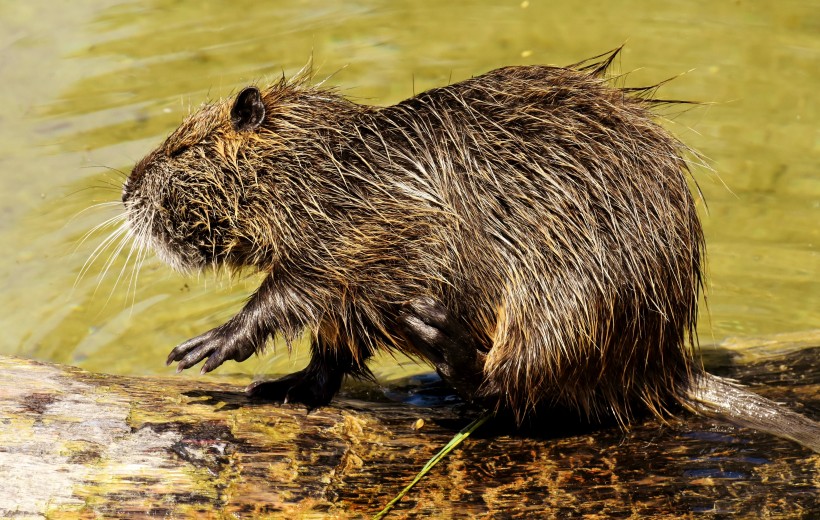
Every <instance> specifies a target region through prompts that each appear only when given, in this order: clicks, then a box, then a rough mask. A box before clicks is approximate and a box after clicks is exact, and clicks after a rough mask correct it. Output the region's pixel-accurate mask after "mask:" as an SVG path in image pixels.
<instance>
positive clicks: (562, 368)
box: [122, 51, 820, 451]
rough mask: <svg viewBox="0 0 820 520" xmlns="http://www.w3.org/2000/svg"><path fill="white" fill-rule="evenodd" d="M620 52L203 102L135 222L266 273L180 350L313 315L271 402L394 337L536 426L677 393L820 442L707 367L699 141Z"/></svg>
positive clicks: (788, 415)
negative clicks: (437, 82)
mask: <svg viewBox="0 0 820 520" xmlns="http://www.w3.org/2000/svg"><path fill="white" fill-rule="evenodd" d="M616 55H617V51H615V52H613V53H610V54H607V55H601V56H598V57H596V59H593V60H587V61H585V62H581V63H578V64H575V65H572V66H569V67H566V68H562V67H549V66H518V67H505V68H501V69H497V70H493V71H491V72H488V73H486V74H483V75H481V76H477V77H474V78H472V79H468V80H466V81H462V82H460V83H455V84H451V85H449V86H446V87H442V88H435V89H432V90H429V91H426V92H423V93H421V94H419V95H417V96H415V97H412V98H410V99H407V100H405V101H403V102H401V103H398V104H396V105H393V106H388V107H375V106H364V105H360V104H356V103H354V102H352V101H350V100H348V99H346V98H345V97H343V96H341V95H339V94H338V93H337V92H335V91H334V90H333V89H328V88H323V87H320V86H313V85H311V84H310V73H309V70H308V69H306V70H304V71H303V72H301V73H300V74H298V75H297V76H296V77H295V78H293V79H291V80H286V79H285V78H284V77H283V78H282V80H281V81H279V82H277V83H275V84H273V85H271V86H269V87H265V88H262V89H260V88H257V87H253V86H251V87H248V88H246V89H244V90H242V91H241V92H240V93H239V94H238V95H237V96H236V97H235V98H233V99H231V100H224V101H221V102H217V103H213V104H210V105H206V106H204V107H203V108H201V109H200V110H198V111H197V112H195V113H194V114H193V115H191V116H189V117H188V118H187V119H186V120H185V121H184V122H183V123H182V125H181V126H180V127H179V128H178V129H177V130H175V131H174V132H173V133H172V134H171V135H170V136H169V137H168V138H167V140H166V141H165V142H164V143H163V144H162V145H161V146H160V147H159V148H157V149H156V150H154V151H153V152H151V153H150V154H149V155H148V156H147V157H146V158H144V159H143V160H142V161H140V162H139V163H138V164H137V165H136V166H135V167H134V169H133V171H132V173H131V175H130V177H129V178H128V180H127V181H126V183H125V186H124V187H123V195H122V198H123V202H124V204H125V207H126V212H127V215H128V224H129V226H130V228H131V233H132V235H133V236H134V237H135V238H136V240H138V241H141V242H142V243H144V244H150V245H151V246H152V247H153V248H154V249H156V251H157V252H158V254H159V256H160V257H162V258H163V259H164V260H165V261H167V262H168V263H169V264H171V265H172V266H173V267H175V268H176V269H178V270H180V271H195V270H200V269H202V268H205V267H207V266H215V267H223V268H227V269H230V270H244V269H247V268H251V269H256V270H259V271H261V272H264V273H267V276H266V278H265V279H264V281H263V282H262V284H261V286H260V287H259V289H258V290H257V291H256V293H255V294H254V295H253V296H251V297H250V299H249V300H248V302H247V304H246V305H245V307H244V308H243V309H242V310H241V311H240V312H239V313H238V314H237V315H236V316H234V317H233V318H232V319H230V320H229V321H228V322H227V323H225V324H223V325H221V326H219V327H216V328H214V329H213V330H210V331H208V332H206V333H204V334H202V335H201V336H198V337H196V338H193V339H191V340H189V341H186V342H185V343H182V344H181V345H179V346H178V347H176V348H175V349H173V351H172V352H171V353H170V355H169V357H168V363H169V364H170V363H172V362H178V369H179V370H182V369H186V368H189V367H191V366H193V365H195V364H197V363H199V362H200V361H202V360H207V361H206V362H205V364H204V366H203V368H202V372H208V371H211V370H213V369H215V368H216V367H218V366H219V365H220V364H222V363H223V362H224V361H225V360H228V359H233V360H236V361H243V360H245V359H247V358H248V357H249V356H250V355H251V354H253V353H256V352H260V351H261V350H262V349H263V348H264V347H265V344H266V342H267V340H268V339H269V338H270V337H272V336H273V335H275V334H280V335H281V336H282V337H283V338H284V339H285V341H286V342H288V345H290V342H291V341H293V340H294V339H296V338H297V337H299V336H300V335H301V334H302V333H303V332H304V331H305V330H307V331H309V332H310V335H311V338H312V341H311V360H310V362H309V364H308V366H307V367H306V368H305V369H304V370H301V371H299V372H296V373H294V374H291V375H288V376H286V377H283V378H281V379H278V380H275V381H266V382H257V383H254V384H252V385H251V386H249V387H248V393H249V394H250V395H252V396H255V397H259V398H264V399H271V400H276V401H281V402H300V403H304V404H305V405H307V406H308V407H316V406H320V405H323V404H326V403H328V402H329V401H330V400H331V399H332V397H333V396H334V394H336V392H337V391H338V390H339V387H340V385H341V383H342V379H343V378H344V376H345V375H352V376H355V377H372V376H371V374H370V372H369V370H368V368H367V365H366V363H367V361H368V359H369V358H370V357H371V356H372V355H373V353H374V352H376V351H378V350H388V351H391V350H392V351H400V352H404V353H407V354H410V355H413V356H416V357H420V358H423V359H426V360H427V361H429V362H430V363H431V364H432V365H433V366H434V367H435V368H436V370H437V371H438V373H439V374H440V375H441V377H442V378H443V379H444V380H445V381H446V382H447V383H449V384H450V385H452V387H453V388H454V390H455V391H456V392H457V393H458V394H460V395H461V396H462V397H464V398H465V399H466V400H469V401H474V402H478V403H480V404H482V405H484V406H488V407H493V408H496V409H499V410H501V409H503V410H508V411H512V413H514V414H515V417H516V418H517V419H518V420H519V421H521V420H523V419H524V418H526V417H528V416H530V415H531V414H533V413H535V412H536V411H537V410H539V409H542V408H548V407H550V406H554V405H558V406H564V407H570V408H574V409H577V410H578V411H579V412H580V413H581V414H582V415H583V416H584V417H586V418H588V419H590V420H597V419H601V418H603V417H614V418H615V419H616V420H617V421H619V422H621V423H623V424H626V423H628V422H629V421H630V420H631V419H632V418H633V417H634V416H635V414H636V413H637V412H639V411H641V410H648V411H651V412H652V413H654V414H657V415H659V416H664V415H665V414H666V413H667V412H668V410H669V407H670V406H672V405H673V404H675V403H680V404H682V405H683V406H684V407H686V408H689V409H692V410H696V411H699V412H701V413H706V414H710V415H717V416H721V417H726V418H729V419H731V420H733V421H734V422H737V423H740V424H743V425H749V426H752V427H755V428H758V429H762V430H765V431H769V432H772V433H775V434H777V435H781V436H784V437H787V438H791V439H794V440H796V441H798V442H800V443H802V444H804V445H806V446H809V447H811V448H812V449H814V450H815V451H820V440H818V431H820V430H818V425H817V424H816V423H814V422H813V421H811V420H809V419H807V418H804V417H802V416H799V415H797V414H795V413H793V412H789V411H788V410H785V409H783V408H780V407H778V406H777V405H775V404H774V403H772V402H770V401H767V400H765V399H763V398H761V397H758V396H755V395H754V394H751V393H749V392H746V391H744V390H741V389H740V388H738V387H736V386H734V385H732V384H730V383H727V382H725V381H724V380H721V379H720V378H717V377H715V376H712V375H709V374H707V373H706V372H704V371H703V370H702V368H701V367H700V365H699V364H698V363H697V362H696V360H695V354H694V352H695V346H696V332H695V321H696V316H697V304H698V298H699V293H700V291H701V287H702V284H703V254H704V240H703V233H702V230H701V224H700V221H699V218H698V214H697V210H696V204H695V199H694V198H693V196H692V193H691V191H690V186H689V183H690V182H691V176H690V172H689V168H688V166H687V161H686V159H685V156H686V154H687V149H686V147H685V146H684V145H682V144H681V143H680V142H679V141H678V140H677V139H675V138H674V137H673V136H671V135H670V133H669V132H667V131H666V130H665V129H664V128H662V127H661V126H660V125H659V124H657V123H656V122H655V121H654V118H653V114H652V111H651V109H652V107H653V105H655V104H656V103H659V101H658V100H653V99H652V95H651V94H652V93H653V92H654V89H653V88H652V87H650V88H643V89H640V88H632V89H630V88H619V87H617V86H614V85H613V82H612V80H611V79H610V78H608V77H607V74H606V71H607V68H608V66H609V65H610V64H611V62H612V60H613V59H614V58H615V56H616ZM767 417H768V418H767Z"/></svg>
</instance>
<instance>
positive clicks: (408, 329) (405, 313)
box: [399, 298, 485, 401]
mask: <svg viewBox="0 0 820 520" xmlns="http://www.w3.org/2000/svg"><path fill="white" fill-rule="evenodd" d="M399 323H400V324H401V325H402V328H403V329H404V333H405V336H406V337H407V339H409V340H410V342H411V343H412V344H413V346H414V347H415V348H416V350H417V351H418V352H419V353H421V354H422V355H423V356H424V357H425V358H427V359H428V360H429V361H430V362H431V363H432V364H433V366H434V367H435V369H436V372H438V373H439V375H440V376H441V378H442V379H443V380H444V381H446V382H447V383H448V384H450V385H451V386H452V387H453V389H454V390H455V391H456V392H457V393H458V394H459V395H460V396H461V397H463V398H464V399H466V400H468V401H473V400H474V399H475V397H476V393H477V392H478V389H479V387H480V386H481V384H482V383H483V381H484V372H483V367H484V359H485V355H484V354H483V353H482V352H481V351H480V350H479V349H478V344H477V343H476V341H475V338H473V337H472V335H471V334H470V333H469V332H468V331H467V329H466V328H465V327H464V325H463V324H462V323H461V320H460V318H459V316H456V315H454V314H452V313H450V312H449V311H448V310H447V309H446V308H445V307H444V306H443V305H442V304H441V303H439V302H438V301H436V300H434V299H433V298H419V299H416V300H413V301H411V302H409V303H407V304H405V305H404V306H402V308H401V310H400V311H399Z"/></svg>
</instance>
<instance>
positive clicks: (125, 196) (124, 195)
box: [122, 178, 131, 203]
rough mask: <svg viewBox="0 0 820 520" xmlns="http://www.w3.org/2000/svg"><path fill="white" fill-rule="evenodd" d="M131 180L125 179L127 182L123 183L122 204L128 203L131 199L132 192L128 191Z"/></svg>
mask: <svg viewBox="0 0 820 520" xmlns="http://www.w3.org/2000/svg"><path fill="white" fill-rule="evenodd" d="M130 180H131V179H130V178H129V179H125V182H124V183H122V202H123V203H125V202H128V199H129V198H130V197H131V190H129V189H128V181H130Z"/></svg>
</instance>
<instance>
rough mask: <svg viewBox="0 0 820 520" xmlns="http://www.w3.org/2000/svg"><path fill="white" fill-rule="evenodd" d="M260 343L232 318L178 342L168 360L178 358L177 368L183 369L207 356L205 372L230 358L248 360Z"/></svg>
mask: <svg viewBox="0 0 820 520" xmlns="http://www.w3.org/2000/svg"><path fill="white" fill-rule="evenodd" d="M258 343H259V341H258V340H257V339H256V338H254V337H253V336H252V335H250V334H248V333H247V332H246V331H244V330H241V329H237V328H236V327H235V326H234V324H233V322H230V321H229V322H227V323H225V324H223V325H220V326H219V327H216V328H214V329H211V330H209V331H208V332H206V333H204V334H201V335H199V336H197V337H195V338H192V339H189V340H188V341H186V342H185V343H183V344H181V345H179V346H177V347H176V348H175V349H174V350H172V351H171V353H170V354H169V355H168V360H167V361H166V362H165V364H166V365H170V364H171V363H173V362H175V361H178V362H179V364H178V365H177V372H182V371H183V370H185V369H186V368H190V367H192V366H194V365H196V364H197V363H199V362H200V361H202V360H203V359H205V358H208V361H206V362H205V364H204V365H203V366H202V370H201V371H200V373H202V374H205V373H207V372H210V371H211V370H213V369H215V368H216V367H218V366H219V365H221V364H222V363H224V362H225V361H227V360H229V359H233V360H235V361H245V360H246V359H248V358H249V357H250V356H251V354H253V353H254V352H256V349H257V347H258Z"/></svg>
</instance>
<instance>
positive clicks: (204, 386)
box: [0, 334, 820, 518]
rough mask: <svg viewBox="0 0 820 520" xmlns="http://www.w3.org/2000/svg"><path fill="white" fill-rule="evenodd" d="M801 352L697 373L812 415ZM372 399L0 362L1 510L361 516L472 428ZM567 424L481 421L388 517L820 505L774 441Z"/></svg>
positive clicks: (756, 511)
mask: <svg viewBox="0 0 820 520" xmlns="http://www.w3.org/2000/svg"><path fill="white" fill-rule="evenodd" d="M812 338H814V339H816V340H818V341H816V342H813V345H818V344H820V335H817V334H815V335H814V336H812ZM802 341H803V344H800V347H801V348H793V349H790V350H786V351H784V352H786V353H785V354H784V355H782V356H779V357H777V358H774V359H773V358H770V357H762V358H759V359H758V360H757V361H755V362H751V363H746V364H744V365H742V366H739V365H735V364H733V363H731V359H732V358H734V357H737V356H735V355H727V354H726V353H727V352H729V353H731V352H733V351H728V350H725V349H724V350H723V351H722V352H723V354H719V355H713V356H711V357H712V358H714V359H720V360H722V361H721V363H719V364H718V366H713V367H712V369H713V371H716V372H718V373H721V374H723V375H729V376H733V377H738V378H740V379H741V380H743V381H744V382H746V383H750V384H752V388H753V390H754V391H757V392H759V393H761V394H764V395H766V396H767V397H770V398H773V399H776V400H779V401H783V402H786V403H787V404H788V405H789V406H791V407H792V408H793V409H795V410H798V411H800V412H801V413H804V414H807V415H809V416H812V417H814V418H817V417H818V416H820V370H818V365H820V359H819V358H820V348H817V347H816V346H815V347H808V348H806V345H805V343H806V341H805V339H804V340H802ZM793 343H794V342H793ZM797 343H798V344H799V343H800V342H799V341H798V342H797ZM781 344H783V343H782V342H781ZM767 348H768V349H769V350H770V351H771V350H777V349H772V348H771V345H769V346H768V347H767ZM751 350H754V349H751ZM374 390H375V391H374ZM380 394H381V392H379V391H378V389H377V388H375V387H373V386H370V387H367V386H365V387H362V386H359V387H353V388H352V389H351V388H348V389H347V390H346V392H345V394H344V395H343V396H342V397H340V398H339V399H337V400H336V401H334V403H333V404H332V405H331V406H328V407H324V408H322V409H319V410H315V411H313V412H311V413H306V411H305V410H304V409H302V408H299V407H290V406H277V405H271V404H261V403H257V402H252V401H249V400H248V399H247V398H246V397H245V396H244V394H243V393H242V389H241V388H238V387H234V386H230V385H225V384H214V383H209V382H204V381H201V380H197V379H190V378H186V379H183V378H175V377H167V378H161V377H122V376H112V375H104V374H92V373H88V372H84V371H82V370H79V369H77V368H72V367H67V366H60V365H54V364H48V363H41V362H35V361H29V360H24V359H16V358H3V357H0V424H2V427H1V428H0V477H2V478H0V516H3V517H22V518H76V517H81V518H99V517H104V518H140V517H148V516H169V517H176V518H185V517H196V518H225V517H231V518H259V517H270V518H326V517H329V518H362V517H369V516H371V515H372V514H374V513H375V512H377V511H378V510H380V509H381V507H382V506H383V505H384V504H385V503H387V502H388V501H389V500H390V499H391V498H392V497H393V496H395V495H396V493H398V491H399V490H401V489H402V488H403V487H404V486H405V485H406V484H407V483H408V482H409V481H410V480H411V479H412V478H413V476H414V475H415V473H416V472H417V471H418V470H419V469H420V468H421V467H422V466H423V465H424V464H425V462H426V461H427V460H428V459H429V458H430V457H431V456H433V455H434V454H435V453H436V452H437V451H438V450H439V449H440V448H441V447H442V446H443V445H444V444H446V443H447V442H448V441H449V440H450V438H451V437H452V436H453V435H454V434H455V433H456V432H457V431H458V430H459V429H461V428H462V427H463V426H465V425H466V424H467V423H469V422H470V420H472V419H473V418H475V413H472V415H471V414H470V413H466V414H460V412H459V407H452V406H450V407H438V408H423V407H417V406H411V405H408V404H406V403H402V402H390V401H386V400H384V399H383V398H381V399H376V398H374V396H378V395H380ZM420 419H421V420H422V421H423V426H421V427H420V428H419V427H418V426H419V424H420V421H419V420H420ZM565 420H566V418H564V419H561V418H559V417H557V416H556V417H554V418H548V419H545V420H544V421H543V422H542V425H541V426H540V428H542V430H541V431H540V432H538V433H534V432H532V431H531V432H529V433H527V434H515V433H512V432H510V431H509V429H508V428H506V426H507V425H504V424H498V421H496V422H495V423H488V424H487V425H485V427H483V428H482V430H480V431H479V432H477V434H476V436H475V437H471V438H470V439H468V441H467V442H466V443H465V444H464V445H463V446H462V447H461V448H459V449H458V450H456V451H454V452H453V453H451V454H450V456H449V457H448V458H447V459H445V460H444V461H443V462H442V463H441V464H440V465H439V466H437V467H436V468H434V469H433V471H432V472H431V473H430V474H429V475H428V476H427V477H426V478H425V479H424V480H422V482H421V483H420V484H419V485H418V486H417V487H416V488H415V489H414V490H413V491H412V492H411V493H410V494H409V495H408V496H407V497H405V498H404V499H403V500H402V501H401V502H400V503H399V504H398V506H397V508H396V509H395V510H394V511H393V512H392V513H391V514H390V516H389V517H388V518H415V517H419V518H474V517H482V518H496V517H497V518H533V517H546V518H550V517H551V518H573V517H587V518H681V517H688V516H697V517H698V518H712V517H722V516H724V515H727V516H728V515H730V516H731V517H733V518H747V517H761V516H762V517H770V518H801V517H804V518H817V516H816V515H817V514H818V512H819V511H820V498H818V483H820V457H818V455H815V454H813V453H811V452H810V451H807V450H805V449H803V448H801V447H800V446H797V445H795V444H793V443H791V442H789V441H784V440H781V439H776V438H772V437H770V436H767V435H764V434H759V433H756V432H752V431H748V430H742V429H737V428H734V427H732V426H730V425H727V424H721V423H719V422H716V421H712V420H709V419H704V418H698V417H693V416H691V415H687V414H684V413H681V415H680V417H678V418H674V419H672V420H670V421H669V422H668V424H661V423H660V422H658V421H653V420H647V421H646V422H644V423H642V424H638V425H636V426H634V427H633V428H631V429H630V430H629V431H627V432H623V431H621V430H618V429H617V428H611V427H610V428H600V429H597V430H592V431H590V430H587V431H583V430H578V429H577V428H576V429H574V431H572V433H566V432H567V430H566V428H564V427H563V426H565V425H563V424H560V421H565ZM560 431H563V432H564V433H559V434H556V432H560Z"/></svg>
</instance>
